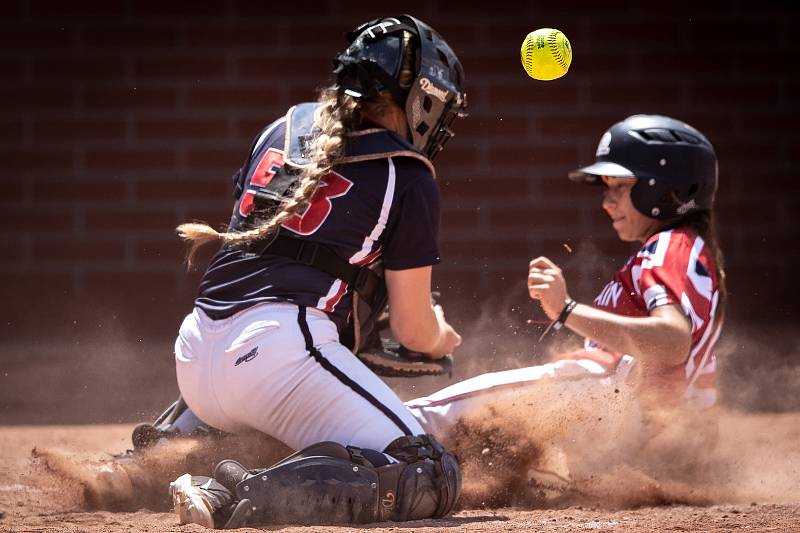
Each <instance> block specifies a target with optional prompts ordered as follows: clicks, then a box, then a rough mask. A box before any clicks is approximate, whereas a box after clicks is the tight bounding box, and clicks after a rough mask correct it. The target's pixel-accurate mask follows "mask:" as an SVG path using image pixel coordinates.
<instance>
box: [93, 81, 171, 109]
mask: <svg viewBox="0 0 800 533" xmlns="http://www.w3.org/2000/svg"><path fill="white" fill-rule="evenodd" d="M176 103H177V97H176V95H175V91H174V89H160V88H159V89H155V88H142V87H136V88H134V87H127V88H113V87H107V88H89V89H87V90H86V92H85V95H84V105H85V106H86V108H87V109H88V110H89V111H95V110H119V111H126V110H145V109H159V108H161V109H173V108H174V107H175V106H176Z"/></svg>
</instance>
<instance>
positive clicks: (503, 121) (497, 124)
mask: <svg viewBox="0 0 800 533" xmlns="http://www.w3.org/2000/svg"><path fill="white" fill-rule="evenodd" d="M532 124H533V121H532V120H530V119H527V118H524V117H515V116H513V115H510V114H504V115H498V114H495V115H475V116H473V115H470V116H468V117H466V118H464V119H459V120H457V121H456V123H455V124H453V127H452V129H453V131H454V132H455V133H456V140H454V141H453V142H454V143H455V142H457V141H460V140H461V138H462V136H471V137H474V138H475V139H484V138H486V137H487V136H489V135H491V134H493V133H498V134H501V135H515V136H516V135H519V136H524V135H527V133H528V130H529V129H530V128H531V126H532ZM447 149H448V150H449V149H450V147H449V145H448V148H447ZM445 153H446V151H445Z"/></svg>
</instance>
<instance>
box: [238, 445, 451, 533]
mask: <svg viewBox="0 0 800 533" xmlns="http://www.w3.org/2000/svg"><path fill="white" fill-rule="evenodd" d="M385 453H387V454H389V455H391V456H393V457H395V458H396V459H397V460H398V461H399V462H397V463H390V462H389V461H388V460H386V458H385V456H384V455H383V454H381V453H380V452H376V451H373V450H361V449H360V448H356V447H352V446H348V447H345V446H342V445H340V444H337V443H334V442H323V443H319V444H314V445H312V446H309V447H308V448H305V449H303V450H301V451H299V452H297V453H295V454H294V455H291V456H289V457H287V458H286V459H284V460H283V461H281V462H279V463H277V464H275V465H273V466H271V467H269V468H267V469H264V470H258V471H251V473H250V474H248V475H247V476H246V477H245V478H244V479H243V480H241V481H239V482H238V483H237V484H236V486H235V493H236V496H237V497H238V498H239V499H245V498H246V499H249V500H250V501H251V502H252V505H253V515H252V518H251V522H253V523H273V524H277V523H300V524H336V523H347V524H365V523H370V522H382V521H385V520H396V521H404V520H416V519H420V518H432V517H441V516H445V515H446V514H447V513H449V512H450V511H451V510H452V509H453V507H454V506H455V503H456V500H457V499H458V494H459V492H460V488H461V476H460V474H459V469H458V463H457V462H456V459H455V457H454V456H453V455H452V454H450V453H448V452H447V451H446V450H444V448H443V447H442V446H441V445H440V444H439V443H438V442H436V441H435V440H434V439H433V438H432V437H428V436H421V437H403V438H401V439H398V440H396V441H394V442H393V443H392V444H391V445H390V446H389V447H388V448H387V449H386V450H385Z"/></svg>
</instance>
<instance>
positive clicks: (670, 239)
mask: <svg viewBox="0 0 800 533" xmlns="http://www.w3.org/2000/svg"><path fill="white" fill-rule="evenodd" d="M702 247H703V241H702V239H700V238H699V237H696V236H694V235H691V234H687V233H677V232H662V233H660V234H658V236H657V238H656V237H654V241H653V242H652V243H648V244H647V245H645V247H644V248H643V249H642V251H641V252H640V254H642V253H643V254H645V257H644V259H643V261H642V263H641V265H640V268H641V270H640V272H639V276H638V283H637V286H636V288H637V290H638V291H639V293H640V294H641V295H642V298H643V299H644V302H645V304H646V306H647V311H648V312H652V311H653V309H655V308H656V307H660V306H662V305H673V304H675V305H680V306H681V308H682V309H683V311H684V314H686V316H687V317H688V318H689V319H691V320H692V323H693V325H696V323H697V322H698V315H703V314H704V313H705V312H706V311H707V307H708V306H709V303H710V301H711V297H712V290H713V279H712V277H711V272H710V270H709V268H708V266H707V265H704V264H703V261H702V257H701V251H702ZM634 274H636V272H634ZM634 280H636V276H635V275H634Z"/></svg>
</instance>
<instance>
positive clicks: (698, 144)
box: [569, 115, 718, 221]
mask: <svg viewBox="0 0 800 533" xmlns="http://www.w3.org/2000/svg"><path fill="white" fill-rule="evenodd" d="M596 157H597V160H596V162H595V163H594V164H593V165H589V166H587V167H583V168H580V169H578V170H576V171H574V172H571V173H570V175H569V177H570V179H572V180H574V181H583V182H587V183H599V182H600V179H599V177H600V176H614V177H621V176H635V177H636V178H638V179H637V180H636V184H635V185H634V186H633V188H632V189H631V201H632V202H633V206H634V207H635V208H636V210H637V211H639V212H640V213H642V214H643V215H645V216H648V217H651V218H655V219H658V220H666V221H671V220H677V219H679V218H681V217H683V216H684V215H687V214H689V213H692V212H694V211H699V210H703V209H711V207H712V206H713V205H714V195H715V194H716V190H717V181H718V170H717V156H716V154H715V153H714V147H713V146H712V145H711V143H710V142H709V141H708V139H706V137H705V136H704V135H703V134H702V133H700V132H699V131H698V130H696V129H695V128H693V127H691V126H689V125H688V124H686V123H684V122H680V121H678V120H675V119H672V118H669V117H664V116H659V115H633V116H631V117H628V118H626V119H625V120H623V121H622V122H618V123H616V124H614V125H613V126H612V127H611V128H610V129H609V130H608V131H607V132H606V133H604V134H603V137H602V138H601V139H600V143H599V145H598V146H597V153H596Z"/></svg>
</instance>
